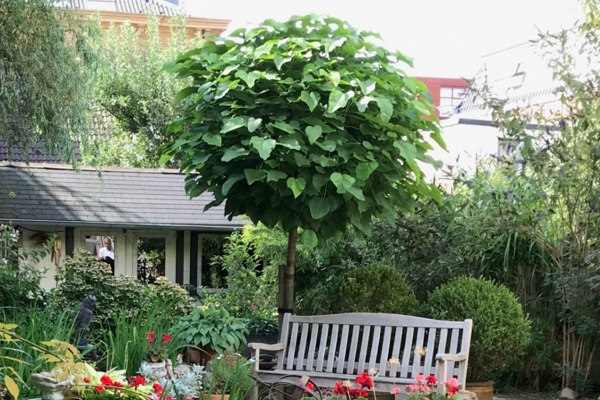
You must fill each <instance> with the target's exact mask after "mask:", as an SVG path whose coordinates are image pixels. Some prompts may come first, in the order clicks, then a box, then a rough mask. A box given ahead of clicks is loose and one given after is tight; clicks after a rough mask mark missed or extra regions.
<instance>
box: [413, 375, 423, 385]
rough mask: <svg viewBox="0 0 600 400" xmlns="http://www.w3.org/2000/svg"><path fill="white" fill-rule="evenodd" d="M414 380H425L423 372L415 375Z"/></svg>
mask: <svg viewBox="0 0 600 400" xmlns="http://www.w3.org/2000/svg"><path fill="white" fill-rule="evenodd" d="M415 381H417V383H422V382H424V381H425V375H423V374H419V375H417V376H416V377H415Z"/></svg>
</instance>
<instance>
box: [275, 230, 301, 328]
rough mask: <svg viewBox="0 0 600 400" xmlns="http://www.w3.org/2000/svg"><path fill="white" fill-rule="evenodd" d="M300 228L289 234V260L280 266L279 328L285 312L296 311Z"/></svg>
mask: <svg viewBox="0 0 600 400" xmlns="http://www.w3.org/2000/svg"><path fill="white" fill-rule="evenodd" d="M297 241H298V228H294V229H292V230H291V231H290V232H289V235H288V247H287V262H286V265H285V266H280V267H279V302H278V303H279V310H278V311H279V328H280V329H281V324H282V322H283V314H285V313H286V312H289V313H291V312H293V311H294V274H295V271H296V242H297Z"/></svg>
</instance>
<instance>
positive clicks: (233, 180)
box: [221, 175, 244, 196]
mask: <svg viewBox="0 0 600 400" xmlns="http://www.w3.org/2000/svg"><path fill="white" fill-rule="evenodd" d="M242 179H244V176H243V175H233V176H230V177H229V178H227V180H226V181H225V183H223V187H222V188H221V193H223V196H227V193H229V191H230V190H231V187H232V186H233V185H234V184H235V183H236V182H239V181H241V180H242Z"/></svg>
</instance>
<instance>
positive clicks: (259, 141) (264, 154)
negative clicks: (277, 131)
mask: <svg viewBox="0 0 600 400" xmlns="http://www.w3.org/2000/svg"><path fill="white" fill-rule="evenodd" d="M250 144H251V145H252V147H254V148H255V149H256V151H258V155H259V156H260V158H262V159H263V160H266V159H268V158H269V156H270V155H271V152H272V151H273V149H274V148H275V145H276V144H277V142H276V141H275V139H265V138H264V137H260V136H252V137H251V138H250Z"/></svg>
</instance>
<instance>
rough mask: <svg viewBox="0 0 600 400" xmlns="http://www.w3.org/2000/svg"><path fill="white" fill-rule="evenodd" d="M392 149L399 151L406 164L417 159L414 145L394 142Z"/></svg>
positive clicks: (399, 141)
mask: <svg viewBox="0 0 600 400" xmlns="http://www.w3.org/2000/svg"><path fill="white" fill-rule="evenodd" d="M394 147H395V148H397V149H398V150H400V155H401V156H402V158H404V159H405V160H406V161H408V162H412V161H414V160H415V158H416V157H417V148H416V147H415V145H414V143H410V142H404V141H402V140H396V141H394Z"/></svg>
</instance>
